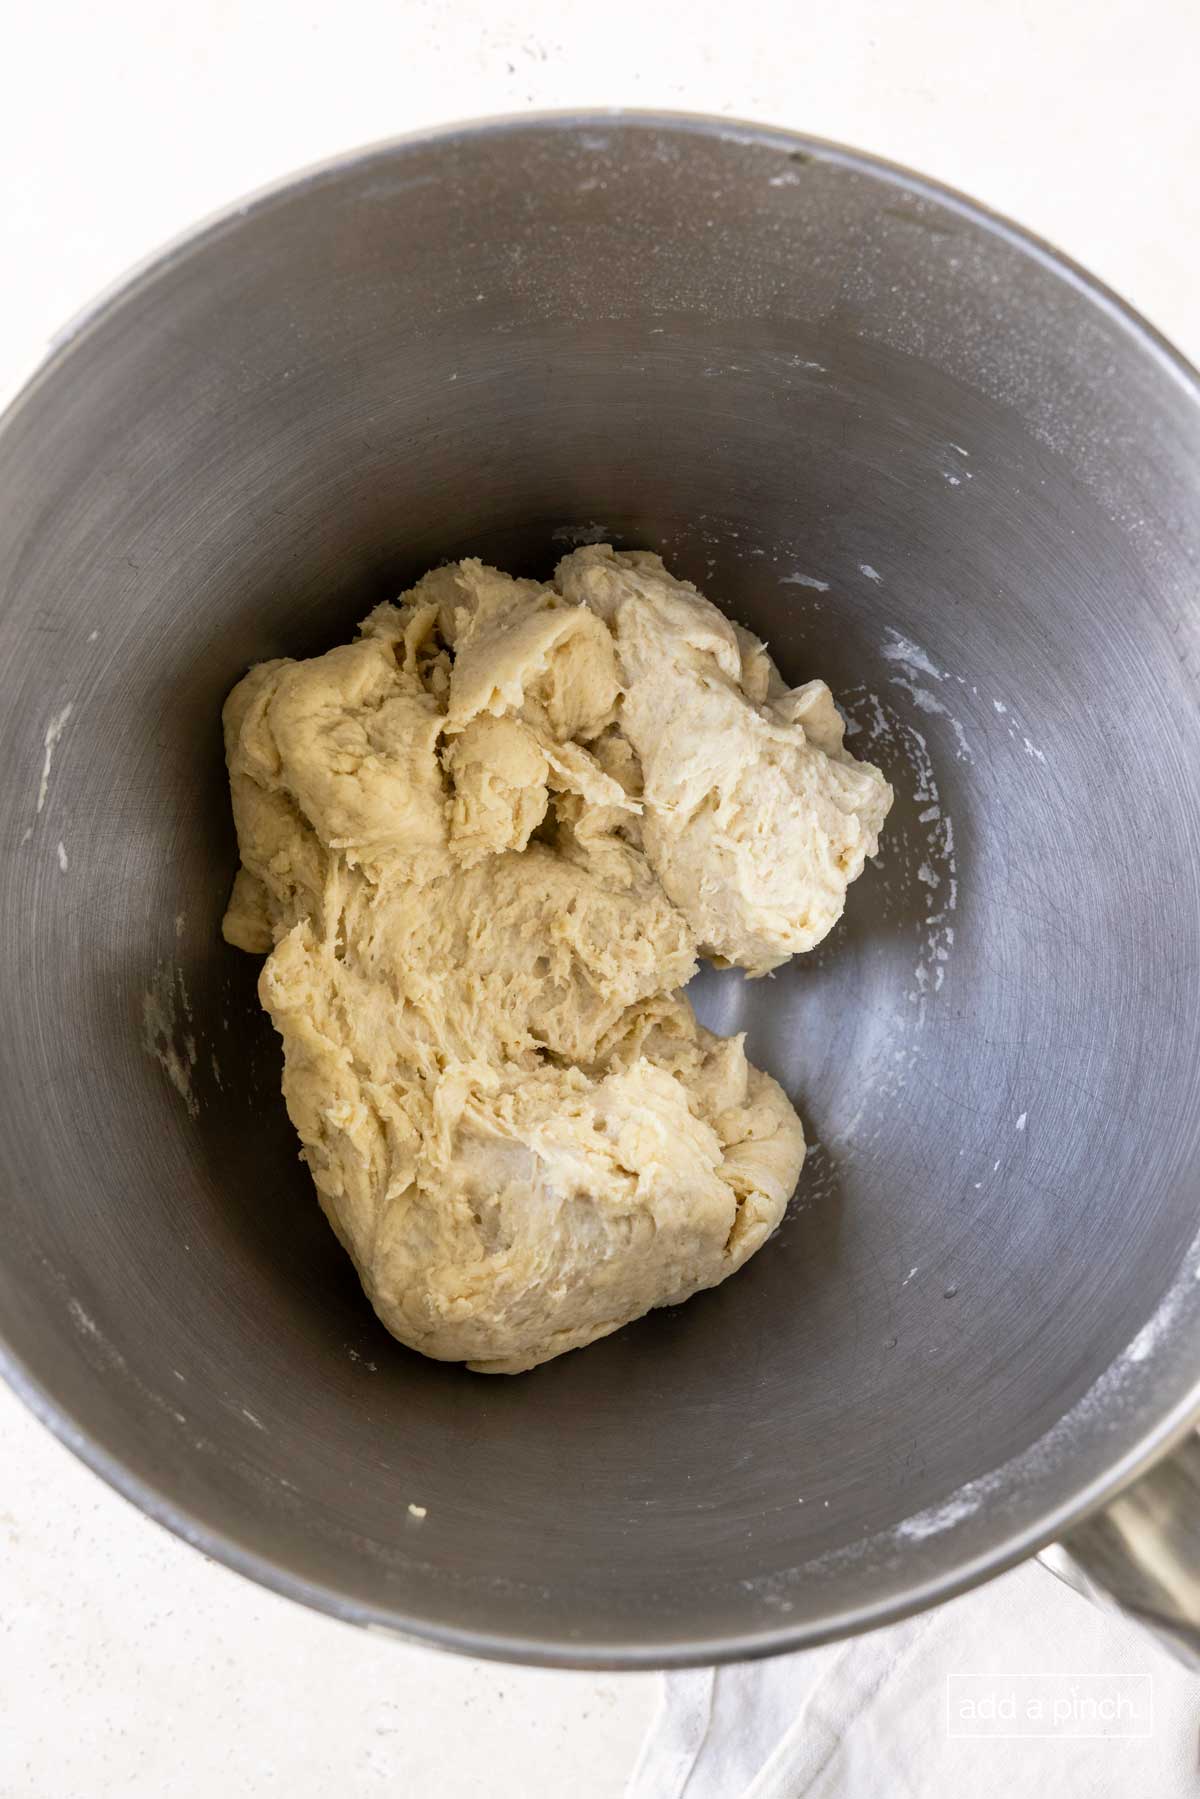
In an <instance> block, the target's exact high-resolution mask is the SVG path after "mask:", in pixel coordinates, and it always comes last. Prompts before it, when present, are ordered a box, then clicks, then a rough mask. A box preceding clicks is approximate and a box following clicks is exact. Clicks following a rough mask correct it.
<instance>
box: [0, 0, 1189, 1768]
mask: <svg viewBox="0 0 1200 1799" xmlns="http://www.w3.org/2000/svg"><path fill="white" fill-rule="evenodd" d="M1198 57H1200V16H1198V15H1197V13H1196V10H1195V7H1194V5H1193V4H1192V0H1106V4H1105V5H1104V6H1102V7H1096V6H1095V5H1094V4H1090V3H1089V0H1054V3H1053V4H1052V5H1045V4H1042V3H1041V0H910V3H909V4H908V5H906V6H904V7H900V6H886V5H880V4H878V0H841V4H839V5H838V6H836V7H833V8H830V7H826V6H817V5H813V4H809V5H807V6H806V5H805V4H803V0H801V3H800V4H797V3H796V0H788V3H786V4H785V3H782V0H781V3H778V4H773V3H772V0H742V3H741V4H740V5H738V6H737V7H735V8H730V7H729V6H728V5H726V4H724V3H722V0H693V3H692V4H691V5H690V6H689V8H688V9H687V24H686V29H685V28H682V27H679V26H676V25H673V24H672V22H671V17H670V11H669V9H666V8H658V9H655V8H652V7H649V6H647V5H646V4H645V0H605V4H604V5H603V6H598V5H594V4H586V5H585V4H581V3H580V0H524V4H522V5H518V6H514V7H512V8H510V9H508V10H507V11H501V10H500V9H497V8H495V7H494V6H492V5H490V4H489V0H457V4H447V3H446V0H404V3H403V4H401V5H399V6H397V5H384V4H381V3H374V4H373V3H370V0H345V3H344V4H343V5H342V6H341V7H340V8H338V9H336V11H335V9H333V8H330V7H327V6H320V5H317V4H314V0H291V3H290V4H288V5H284V4H283V3H282V0H257V3H256V4H255V5H254V6H252V7H251V6H248V5H244V4H237V3H236V0H194V3H193V4H192V5H191V6H189V7H187V8H182V7H178V8H176V7H169V6H168V7H164V6H161V5H159V4H153V5H152V4H150V0H125V3H124V4H123V5H122V6H121V7H119V8H110V7H97V6H95V5H91V4H85V3H84V0H59V3H58V4H47V5H45V6H41V7H32V8H23V9H21V13H20V16H19V19H14V22H12V23H10V24H9V25H8V27H7V29H6V33H5V40H4V76H5V79H4V83H3V105H2V106H0V267H2V268H3V270H4V279H3V281H2V282H0V396H3V397H7V395H8V394H9V393H10V392H11V391H12V390H13V389H14V388H15V387H16V385H17V384H18V383H19V381H20V380H21V379H22V378H23V376H24V375H25V373H27V372H28V370H29V369H30V368H31V367H32V365H33V364H34V363H35V361H36V359H37V357H38V356H39V355H40V353H41V351H42V349H43V348H44V346H45V344H46V342H47V340H48V339H49V338H50V336H51V335H52V334H53V333H54V332H55V331H56V330H57V329H58V328H59V327H60V326H61V325H62V324H63V322H64V321H65V320H66V319H67V318H68V317H69V316H70V314H72V313H73V312H74V311H75V310H76V309H77V308H78V307H80V306H81V305H83V304H84V303H85V302H86V301H88V300H89V299H90V298H91V296H92V295H93V294H94V293H95V292H96V290H97V289H99V288H101V287H103V286H104V285H105V284H106V283H108V282H109V281H111V280H112V279H114V278H115V277H116V276H118V275H119V274H120V273H121V272H122V270H123V269H124V268H126V267H127V266H128V265H129V264H130V263H131V262H133V261H135V260H137V259H139V258H141V257H142V256H144V255H145V254H146V253H147V252H148V251H149V250H151V249H153V248H154V247H155V246H156V245H157V244H159V243H161V242H162V241H163V240H164V239H167V238H169V237H171V236H173V235H175V234H176V233H177V232H178V231H179V230H180V229H182V228H183V227H184V226H186V225H187V224H188V223H190V222H191V221H192V220H193V219H195V218H196V217H198V216H200V215H202V214H204V213H206V212H209V211H212V210H214V209H215V208H218V207H220V206H222V205H224V204H226V203H227V202H228V201H230V200H232V199H234V198H236V197H237V196H238V195H239V194H241V193H243V192H245V191H246V190H248V189H252V188H254V187H256V186H258V185H261V184H262V183H264V182H267V181H270V180H273V179H275V178H277V177H278V176H280V175H283V174H285V173H286V172H287V171H288V170H289V169H291V168H293V167H295V166H297V165H302V164H305V163H308V162H311V161H314V160H316V159H319V158H321V157H324V156H327V155H330V154H332V153H334V152H337V151H339V150H342V149H345V148H347V147H349V146H352V145H354V144H356V143H360V142H364V141H367V140H370V139H373V138H379V137H385V136H388V135H391V134H393V133H395V132H398V131H403V130H407V129H411V128H414V127H418V126H424V125H430V124H435V123H437V122H439V121H442V120H446V119H452V118H459V117H465V116H471V115H478V114H483V113H494V112H511V111H517V110H521V109H524V108H527V107H530V106H539V107H568V106H575V105H618V104H625V105H645V106H658V107H675V108H683V109H689V110H697V111H712V112H724V113H728V114H731V115H735V116H742V117H755V118H762V119H766V120H769V121H775V122H779V123H781V124H788V125H795V126H797V127H800V128H802V129H805V130H809V131H812V132H815V133H817V134H819V135H824V136H828V137H833V138H839V139H842V140H843V141H846V142H850V143H855V144H858V145H860V146H862V147H864V148H866V149H870V150H875V151H877V152H880V153H881V154H883V155H886V156H890V157H892V158H894V159H895V160H897V161H901V162H907V163H910V164H912V165H914V166H916V167H918V168H920V169H922V170H924V171H925V172H927V173H929V174H931V175H935V176H938V177H941V178H942V179H944V180H946V181H949V182H951V183H952V184H954V185H956V186H958V187H961V188H964V189H966V190H967V191H969V192H971V193H974V194H975V195H977V196H978V197H979V198H980V199H982V200H984V201H986V202H988V203H989V204H990V205H992V206H994V207H996V208H998V209H999V210H1001V211H1005V212H1009V213H1011V214H1012V215H1014V216H1015V217H1017V218H1019V219H1021V220H1022V221H1023V222H1025V223H1026V224H1028V225H1030V226H1032V227H1033V228H1034V229H1035V230H1037V231H1040V232H1041V233H1042V234H1043V235H1044V236H1046V237H1048V238H1050V239H1051V240H1053V241H1055V242H1058V243H1060V244H1061V245H1062V246H1063V248H1065V249H1066V250H1068V251H1069V252H1070V253H1071V254H1072V255H1074V256H1075V257H1076V258H1077V259H1078V260H1080V261H1082V262H1084V263H1085V264H1087V265H1089V266H1090V267H1092V268H1093V269H1094V270H1095V271H1096V272H1097V273H1098V274H1099V275H1101V276H1102V277H1103V278H1104V279H1106V280H1107V281H1109V282H1110V283H1111V284H1112V285H1113V286H1115V287H1116V288H1117V289H1118V290H1120V291H1121V292H1123V293H1125V294H1126V295H1127V296H1128V297H1129V298H1130V299H1132V300H1133V301H1134V302H1135V304H1137V305H1138V306H1140V307H1141V308H1142V310H1143V311H1145V312H1146V313H1147V314H1148V315H1149V316H1150V317H1151V319H1153V320H1154V322H1155V323H1156V324H1158V325H1159V326H1160V327H1161V328H1162V329H1163V330H1164V331H1166V332H1167V334H1168V335H1170V336H1172V337H1174V339H1175V340H1176V342H1177V343H1178V344H1179V345H1180V347H1181V348H1182V349H1184V350H1185V351H1186V352H1187V353H1189V354H1190V355H1191V356H1192V357H1193V358H1200V305H1198V304H1197V300H1198V298H1200V183H1198V182H1197V181H1196V179H1195V176H1196V170H1197V168H1200V113H1198V112H1197V109H1196V106H1195V103H1194V102H1195V71H1196V67H1197V59H1198ZM0 1433H2V1436H0V1440H2V1442H3V1453H2V1456H0V1795H3V1796H4V1799H8V1796H9V1795H14V1796H15V1795H21V1796H22V1799H26V1796H33V1799H42V1796H43V1795H45V1796H47V1799H48V1796H50V1795H53V1796H54V1799H69V1796H71V1795H76V1794H78V1795H86V1796H87V1799H110V1796H115V1795H118V1794H119V1795H121V1796H122V1799H126V1796H128V1799H143V1796H144V1799H149V1796H150V1795H154V1796H155V1799H157V1796H159V1795H163V1796H164V1799H165V1796H168V1795H179V1796H188V1799H191V1796H196V1799H199V1796H203V1799H210V1796H212V1795H216V1794H220V1795H221V1796H222V1799H236V1796H237V1795H241V1794H260V1793H270V1792H273V1791H279V1792H287V1793H288V1794H289V1799H309V1796H310V1795H312V1796H314V1799H315V1796H316V1795H318V1794H319V1795H326V1794H329V1793H337V1794H338V1795H339V1799H356V1796H357V1795H359V1794H363V1795H368V1794H373V1793H396V1794H404V1795H418V1796H422V1799H423V1796H424V1795H426V1794H430V1795H433V1794H436V1795H437V1799H459V1796H460V1795H461V1796H465V1795H476V1794H478V1795H481V1796H483V1795H486V1796H487V1799H504V1796H505V1795H509V1794H511V1795H514V1796H516V1795H520V1796H521V1799H525V1796H527V1795H533V1794H565V1793H568V1792H569V1793H571V1794H572V1795H575V1794H578V1795H580V1796H581V1799H607V1796H609V1795H617V1794H619V1793H620V1792H621V1790H622V1787H623V1785H624V1780H625V1776H626V1773H627V1771H628V1769H629V1767H630V1766H631V1764H632V1761H633V1757H634V1754H635V1750H636V1747H637V1744H638V1741H639V1739H640V1737H641V1734H642V1731H643V1729H644V1727H645V1724H646V1721H647V1719H648V1718H649V1716H650V1713H651V1709H652V1705H653V1702H654V1696H655V1692H656V1683H655V1679H654V1677H652V1676H633V1677H626V1678H610V1677H599V1676H591V1675H569V1674H546V1673H536V1672H532V1671H527V1670H509V1669H499V1668H494V1667H488V1666H485V1665H482V1664H476V1663H469V1662H461V1661H456V1660H450V1659H447V1658H443V1657H438V1656H434V1655H431V1654H426V1653H424V1652H422V1651H418V1650H409V1649H404V1648H402V1647H400V1646H398V1645H396V1644H394V1643H392V1642H385V1641H380V1640H378V1639H375V1638H371V1637H367V1636H364V1635H361V1634H359V1633H356V1632H354V1631H351V1630H349V1629H348V1628H346V1627H343V1626H340V1625H337V1624H334V1623H332V1622H330V1621H328V1620H326V1619H323V1618H319V1617H316V1616H314V1615H310V1614H308V1613H306V1612H304V1611H302V1610H301V1609H299V1608H297V1607H295V1606H292V1605H290V1604H289V1603H287V1602H286V1601H284V1600H281V1599H276V1598H275V1597H273V1596H272V1595H270V1594H267V1593H264V1592H260V1591H258V1590H257V1589H256V1588H254V1587H253V1586H250V1585H249V1584H247V1583H246V1582H244V1581H242V1580H240V1579H239V1578H238V1577H237V1576H235V1575H232V1574H230V1573H228V1572H226V1571H225V1570H224V1569H222V1568H219V1567H216V1566H214V1565H213V1564H211V1563H209V1562H207V1561H205V1560H204V1559H203V1558H202V1557H201V1556H199V1555H198V1554H196V1553H195V1552H194V1551H192V1550H190V1549H187V1548H185V1547H184V1546H183V1545H182V1544H179V1543H176V1542H175V1541H173V1540H172V1539H171V1538H169V1537H168V1536H167V1535H165V1534H164V1533H163V1532H162V1531H161V1530H159V1529H158V1528H157V1527H156V1526H154V1525H153V1524H150V1523H149V1522H147V1521H146V1520H145V1519H143V1518H141V1517H140V1516H139V1515H138V1514H137V1513H136V1512H135V1511H134V1510H133V1509H132V1508H131V1507H129V1506H128V1505H127V1504H126V1503H125V1502H124V1501H123V1500H121V1499H118V1498H117V1497H115V1496H114V1495H113V1494H111V1493H110V1492H109V1491H108V1490H107V1489H106V1488H105V1487H104V1486H102V1484H101V1483H100V1482H99V1481H98V1480H96V1479H95V1478H94V1477H93V1476H92V1475H91V1474H89V1473H88V1472H87V1471H86V1470H85V1469H83V1468H82V1467H80V1466H79V1465H78V1464H76V1463H75V1462H73V1461H72V1459H71V1458H70V1457H69V1456H68V1455H67V1453H66V1452H65V1451H64V1450H62V1449H61V1448H60V1447H59V1446H58V1445H57V1444H56V1443H55V1442H53V1441H52V1439H51V1438H50V1437H49V1436H48V1434H47V1433H46V1432H44V1431H43V1430H42V1428H41V1426H39V1425H37V1424H36V1423H35V1422H34V1421H33V1419H32V1418H30V1417H28V1416H27V1415H26V1414H25V1413H24V1412H23V1411H22V1409H21V1408H20V1406H19V1405H18V1404H17V1402H16V1401H15V1400H14V1399H12V1398H11V1397H10V1396H9V1395H7V1394H6V1393H0ZM1051 1775H1052V1766H1051V1764H1050V1763H1049V1762H1048V1763H1047V1778H1048V1779H1049V1778H1050V1777H1051Z"/></svg>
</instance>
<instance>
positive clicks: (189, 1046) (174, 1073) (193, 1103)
mask: <svg viewBox="0 0 1200 1799" xmlns="http://www.w3.org/2000/svg"><path fill="white" fill-rule="evenodd" d="M191 1027H192V1008H191V1002H190V1000H189V998H188V990H187V983H186V981H185V979H184V975H183V970H182V969H181V968H178V967H176V965H175V963H173V962H160V963H159V965H158V967H157V968H156V969H155V971H154V979H153V980H152V981H151V983H150V986H149V987H148V988H147V990H146V992H145V993H144V994H143V995H142V1040H143V1042H144V1044H145V1047H146V1049H147V1050H148V1052H149V1053H150V1055H152V1056H153V1057H154V1059H155V1061H156V1062H157V1063H158V1064H159V1066H160V1067H161V1069H162V1071H163V1073H164V1074H165V1075H166V1077H167V1079H168V1080H169V1081H170V1083H171V1085H172V1087H174V1089H175V1091H176V1093H178V1095H179V1097H180V1099H181V1100H182V1101H183V1103H184V1105H185V1106H186V1107H187V1109H188V1115H189V1117H191V1118H196V1117H198V1116H199V1112H200V1102H199V1100H198V1099H197V1097H196V1094H195V1092H194V1091H193V1088H192V1070H193V1069H194V1068H195V1066H196V1060H197V1050H196V1038H195V1035H194V1033H193V1031H192V1028H191Z"/></svg>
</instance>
